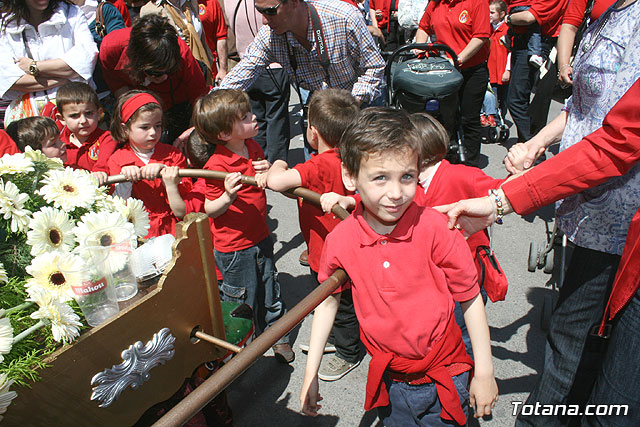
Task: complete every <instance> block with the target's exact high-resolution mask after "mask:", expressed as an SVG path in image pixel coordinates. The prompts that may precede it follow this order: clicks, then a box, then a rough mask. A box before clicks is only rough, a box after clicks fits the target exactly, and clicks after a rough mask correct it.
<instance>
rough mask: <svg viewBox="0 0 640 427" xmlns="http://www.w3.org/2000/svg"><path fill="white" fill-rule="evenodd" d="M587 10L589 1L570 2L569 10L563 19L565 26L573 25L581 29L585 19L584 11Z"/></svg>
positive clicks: (577, 0) (571, 0)
mask: <svg viewBox="0 0 640 427" xmlns="http://www.w3.org/2000/svg"><path fill="white" fill-rule="evenodd" d="M586 8H587V0H569V4H568V5H567V10H566V12H565V13H564V18H563V19H562V23H563V24H571V25H573V26H574V27H579V26H580V24H582V19H583V18H584V11H585V9H586Z"/></svg>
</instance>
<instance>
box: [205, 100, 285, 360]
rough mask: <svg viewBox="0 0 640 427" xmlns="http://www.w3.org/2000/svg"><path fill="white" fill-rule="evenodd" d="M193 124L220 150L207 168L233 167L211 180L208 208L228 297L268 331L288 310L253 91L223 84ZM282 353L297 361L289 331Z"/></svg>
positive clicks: (277, 350)
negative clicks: (252, 180)
mask: <svg viewBox="0 0 640 427" xmlns="http://www.w3.org/2000/svg"><path fill="white" fill-rule="evenodd" d="M193 111H194V120H193V124H194V127H195V129H196V132H198V136H200V138H201V139H202V140H204V141H205V142H207V143H208V144H216V150H215V152H214V153H213V154H212V155H211V157H210V158H209V160H208V161H207V163H206V164H205V166H204V169H208V170H216V171H223V172H229V174H228V175H227V177H226V178H225V180H224V181H218V180H208V181H207V189H206V192H205V197H206V201H205V204H204V209H205V212H206V213H207V215H209V216H210V217H211V218H213V229H214V233H213V246H214V248H215V249H214V257H215V260H216V264H217V266H218V268H219V269H220V271H221V272H222V283H221V284H219V287H220V294H221V297H222V299H224V300H227V301H236V302H243V303H247V304H249V305H250V306H251V308H253V312H254V318H255V323H256V329H257V330H258V331H262V330H264V329H266V328H268V327H269V326H271V325H272V324H274V323H275V322H276V320H278V319H280V318H281V317H282V316H283V315H284V313H285V312H286V308H285V305H284V302H283V301H282V299H281V298H280V284H279V283H278V281H277V279H276V275H277V274H276V267H275V262H274V260H273V241H272V240H271V234H270V232H269V228H268V227H267V198H266V197H265V194H264V187H265V186H266V182H267V174H266V173H267V171H268V170H269V166H271V165H270V164H269V162H268V161H267V160H264V153H263V152H262V149H261V148H260V146H259V145H258V143H257V142H255V141H254V140H253V139H252V138H253V137H254V136H256V134H257V133H258V123H257V122H256V118H255V116H254V115H253V114H252V113H251V107H250V105H249V97H248V96H247V94H246V93H244V92H242V91H240V90H236V89H220V90H216V91H213V92H211V93H210V94H208V95H206V96H204V97H202V98H200V99H198V100H197V101H196V104H195V106H194V109H193ZM242 175H249V176H255V177H256V181H257V182H258V187H254V186H250V185H242V183H241V182H240V180H241V177H242ZM273 351H274V354H275V356H276V359H277V360H278V361H279V362H282V363H290V362H293V360H294V358H295V354H294V353H293V350H292V349H291V345H289V337H288V335H286V336H284V337H282V338H281V339H280V341H279V342H278V343H276V344H275V345H274V346H273Z"/></svg>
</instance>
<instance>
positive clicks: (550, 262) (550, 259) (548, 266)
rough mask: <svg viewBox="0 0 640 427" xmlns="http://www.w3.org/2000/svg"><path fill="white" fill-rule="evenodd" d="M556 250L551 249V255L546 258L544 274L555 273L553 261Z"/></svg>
mask: <svg viewBox="0 0 640 427" xmlns="http://www.w3.org/2000/svg"><path fill="white" fill-rule="evenodd" d="M555 251H556V250H555V249H551V250H550V251H549V253H548V254H547V255H546V256H545V257H544V272H545V273H547V274H551V273H553V261H554V259H553V258H554V256H555Z"/></svg>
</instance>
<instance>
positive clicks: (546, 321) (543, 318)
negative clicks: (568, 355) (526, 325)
mask: <svg viewBox="0 0 640 427" xmlns="http://www.w3.org/2000/svg"><path fill="white" fill-rule="evenodd" d="M552 313H553V297H551V295H545V296H544V299H543V300H542V312H541V313H540V329H542V330H543V331H548V330H549V326H550V325H551V314H552Z"/></svg>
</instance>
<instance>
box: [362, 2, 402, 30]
mask: <svg viewBox="0 0 640 427" xmlns="http://www.w3.org/2000/svg"><path fill="white" fill-rule="evenodd" d="M391 1H392V0H371V2H370V3H369V7H370V8H371V10H372V11H374V13H375V11H376V10H381V11H382V18H380V19H378V28H382V29H384V30H386V29H387V27H388V26H389V9H391ZM397 9H398V3H397V0H396V10H397Z"/></svg>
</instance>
